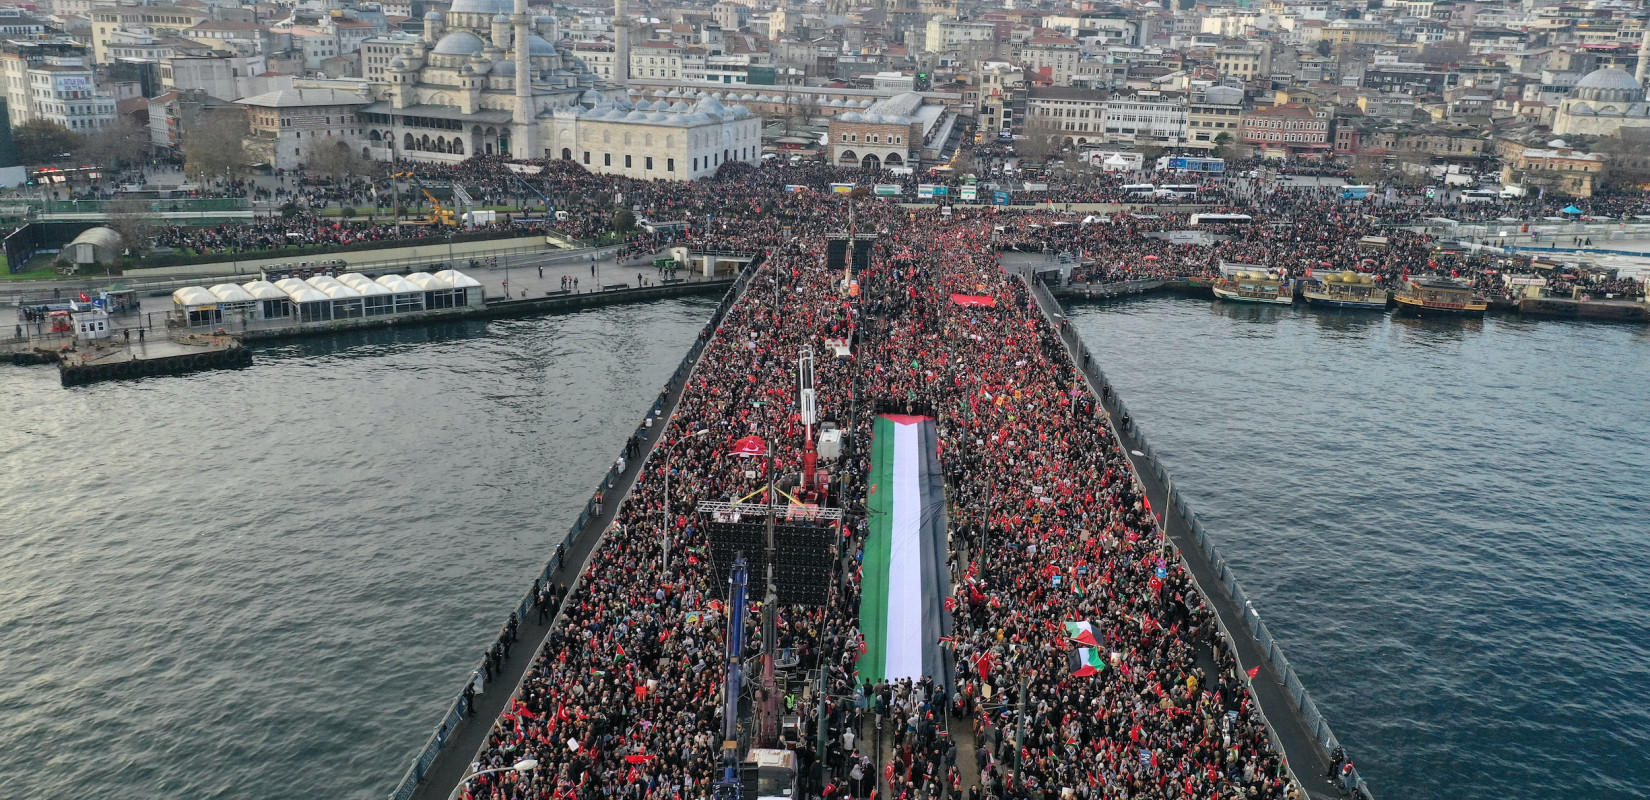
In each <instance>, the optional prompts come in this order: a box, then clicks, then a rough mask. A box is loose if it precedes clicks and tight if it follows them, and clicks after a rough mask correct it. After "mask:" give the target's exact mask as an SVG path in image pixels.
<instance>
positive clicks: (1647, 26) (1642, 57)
mask: <svg viewBox="0 0 1650 800" xmlns="http://www.w3.org/2000/svg"><path fill="white" fill-rule="evenodd" d="M1633 77H1635V78H1638V79H1639V88H1640V89H1643V88H1645V82H1644V81H1645V79H1646V78H1650V18H1646V19H1645V20H1644V41H1642V42H1640V43H1639V68H1638V72H1636V73H1634V75H1633ZM1640 99H1642V98H1640Z"/></svg>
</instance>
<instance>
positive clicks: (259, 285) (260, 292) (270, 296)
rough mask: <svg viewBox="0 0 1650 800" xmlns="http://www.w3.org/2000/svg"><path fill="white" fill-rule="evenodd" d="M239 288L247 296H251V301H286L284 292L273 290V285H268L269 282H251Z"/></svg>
mask: <svg viewBox="0 0 1650 800" xmlns="http://www.w3.org/2000/svg"><path fill="white" fill-rule="evenodd" d="M241 288H243V289H245V290H246V292H247V294H250V295H252V297H253V299H256V300H285V299H286V292H283V291H281V290H280V289H277V288H275V284H273V283H270V282H269V281H252V282H251V283H247V284H243V285H242V286H241Z"/></svg>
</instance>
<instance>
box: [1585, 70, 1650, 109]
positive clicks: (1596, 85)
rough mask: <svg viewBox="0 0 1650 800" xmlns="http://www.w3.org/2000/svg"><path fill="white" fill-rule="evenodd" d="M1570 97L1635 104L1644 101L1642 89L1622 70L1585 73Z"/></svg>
mask: <svg viewBox="0 0 1650 800" xmlns="http://www.w3.org/2000/svg"><path fill="white" fill-rule="evenodd" d="M1572 96H1574V97H1579V98H1581V99H1583V100H1593V101H1604V102H1618V103H1619V102H1636V101H1638V100H1643V99H1644V87H1641V86H1639V82H1638V81H1636V80H1634V79H1633V76H1632V75H1629V74H1628V73H1627V72H1626V71H1624V70H1619V69H1614V68H1609V67H1607V68H1605V69H1596V70H1593V71H1592V72H1589V73H1587V75H1586V76H1585V77H1583V78H1582V79H1581V81H1580V82H1578V83H1577V84H1576V88H1575V92H1573V93H1572Z"/></svg>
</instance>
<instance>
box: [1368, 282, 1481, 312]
mask: <svg viewBox="0 0 1650 800" xmlns="http://www.w3.org/2000/svg"><path fill="white" fill-rule="evenodd" d="M1392 298H1393V299H1394V300H1397V301H1398V310H1399V311H1404V312H1408V313H1410V314H1445V315H1450V316H1460V317H1482V316H1484V311H1485V309H1488V308H1489V307H1490V303H1489V301H1488V300H1485V299H1484V298H1482V297H1479V296H1478V295H1477V293H1475V292H1473V290H1472V284H1469V283H1467V282H1466V281H1464V280H1461V279H1460V278H1445V277H1442V276H1437V275H1419V276H1416V277H1412V278H1410V279H1409V280H1408V281H1405V282H1404V285H1403V286H1400V287H1399V288H1398V291H1396V292H1394V293H1393V295H1392Z"/></svg>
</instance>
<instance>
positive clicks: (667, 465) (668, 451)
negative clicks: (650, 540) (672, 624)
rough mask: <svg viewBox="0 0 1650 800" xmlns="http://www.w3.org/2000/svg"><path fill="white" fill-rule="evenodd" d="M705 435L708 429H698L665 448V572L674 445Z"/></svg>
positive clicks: (667, 559) (666, 568)
mask: <svg viewBox="0 0 1650 800" xmlns="http://www.w3.org/2000/svg"><path fill="white" fill-rule="evenodd" d="M707 433H710V428H700V429H699V430H696V431H694V432H693V433H690V434H688V435H687V436H684V437H682V438H680V439H677V440H676V441H674V442H671V443H670V446H668V447H666V448H665V518H664V521H663V525H664V529H665V550H664V553H663V554H662V555H663V560H662V561H661V564H660V567H661V568H662V569H664V570H667V571H668V570H669V569H670V460H671V459H673V458H675V457H676V445H679V444H681V443H682V442H685V441H687V440H688V439H697V438H699V437H701V436H704V435H705V434H707Z"/></svg>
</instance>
